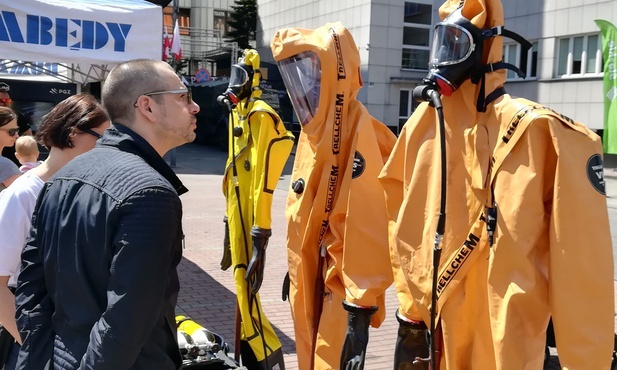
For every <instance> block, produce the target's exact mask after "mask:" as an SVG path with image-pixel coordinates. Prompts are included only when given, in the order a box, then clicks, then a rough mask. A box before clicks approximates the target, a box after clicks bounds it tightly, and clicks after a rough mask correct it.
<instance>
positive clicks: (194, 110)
mask: <svg viewBox="0 0 617 370" xmlns="http://www.w3.org/2000/svg"><path fill="white" fill-rule="evenodd" d="M199 110H200V108H199V104H197V103H195V102H194V101H192V102H191V108H190V112H191V114H197V113H199Z"/></svg>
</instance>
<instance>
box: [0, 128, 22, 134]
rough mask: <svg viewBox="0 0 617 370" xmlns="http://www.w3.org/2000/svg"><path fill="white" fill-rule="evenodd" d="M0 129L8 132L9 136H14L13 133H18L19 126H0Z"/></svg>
mask: <svg viewBox="0 0 617 370" xmlns="http://www.w3.org/2000/svg"><path fill="white" fill-rule="evenodd" d="M0 131H6V132H8V133H9V136H15V134H18V133H19V128H9V129H3V128H0Z"/></svg>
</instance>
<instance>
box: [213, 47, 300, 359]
mask: <svg viewBox="0 0 617 370" xmlns="http://www.w3.org/2000/svg"><path fill="white" fill-rule="evenodd" d="M245 63H246V64H249V65H252V66H253V68H254V70H255V71H257V69H258V68H259V55H258V54H257V52H255V51H254V50H252V51H251V52H250V53H249V54H247V55H246V56H245ZM252 86H253V92H252V95H251V97H250V98H247V99H244V100H242V101H240V102H239V103H238V104H237V106H236V107H235V108H234V109H233V110H232V113H231V115H232V117H230V120H229V148H230V149H229V157H228V159H227V166H226V169H225V176H224V178H223V193H224V194H225V197H226V199H227V212H226V216H227V218H228V224H229V239H230V245H231V260H232V267H233V274H234V280H235V282H236V294H237V301H238V309H239V310H240V314H241V320H242V326H241V329H242V335H241V338H242V340H243V341H247V342H248V343H249V345H250V348H251V349H252V351H253V353H254V354H255V357H256V358H257V361H258V362H259V364H260V366H261V367H262V369H264V370H266V369H267V370H270V369H272V368H273V366H275V365H276V364H278V365H279V368H280V369H281V370H283V369H284V364H283V356H282V351H281V343H280V341H279V339H278V337H277V336H276V334H275V332H274V330H273V329H272V326H271V325H270V323H269V322H268V320H267V318H266V316H265V314H264V312H263V310H262V307H261V304H260V301H259V295H258V294H253V293H252V292H251V287H250V286H249V284H248V283H247V281H246V280H245V274H246V268H247V266H248V263H249V261H250V260H251V257H252V242H251V228H252V227H259V228H261V229H266V230H269V229H270V227H271V221H272V219H271V206H272V194H273V193H274V189H275V188H276V185H277V183H278V180H279V177H280V176H281V173H282V172H283V167H284V166H285V162H286V161H287V158H288V157H289V154H290V152H291V148H292V146H293V143H294V137H293V135H292V134H291V133H290V132H289V131H287V130H286V129H285V126H284V125H283V122H282V121H281V119H280V118H279V116H278V114H277V113H276V112H275V111H274V110H273V109H272V108H271V107H270V106H268V104H266V103H265V102H264V101H262V100H260V99H259V97H260V96H261V90H259V88H258V86H259V73H255V75H254V77H253V81H252ZM237 127H240V128H241V134H240V135H239V136H234V134H233V133H234V128H236V132H238V131H239V129H237ZM234 165H235V167H236V171H237V179H236V178H234V175H233V166H234ZM236 187H237V189H236ZM237 192H238V193H237ZM238 194H239V196H238ZM236 335H238V334H236ZM264 348H265V353H264ZM239 350H240V349H239V348H236V349H235V351H239ZM266 363H267V365H268V366H266Z"/></svg>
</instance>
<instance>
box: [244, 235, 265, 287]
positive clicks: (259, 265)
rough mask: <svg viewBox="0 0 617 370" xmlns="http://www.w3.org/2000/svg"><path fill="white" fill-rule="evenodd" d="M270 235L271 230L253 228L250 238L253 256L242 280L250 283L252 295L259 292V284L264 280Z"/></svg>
mask: <svg viewBox="0 0 617 370" xmlns="http://www.w3.org/2000/svg"><path fill="white" fill-rule="evenodd" d="M271 235H272V230H270V229H262V228H259V227H257V226H253V228H252V229H251V236H252V237H253V256H252V257H251V262H249V265H248V267H247V268H246V276H245V277H244V279H245V280H246V281H249V282H250V283H251V290H252V291H253V294H257V292H259V288H261V282H262V281H263V278H264V267H265V266H266V247H268V239H270V236H271Z"/></svg>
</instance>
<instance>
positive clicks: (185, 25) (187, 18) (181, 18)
mask: <svg viewBox="0 0 617 370" xmlns="http://www.w3.org/2000/svg"><path fill="white" fill-rule="evenodd" d="M173 12H174V11H173V8H172V7H171V6H167V7H165V8H164V9H163V24H164V25H165V27H166V28H167V32H168V33H169V35H171V34H172V33H173V32H174V22H173ZM176 17H177V18H178V26H180V34H181V35H189V34H190V32H189V27H191V9H188V8H180V9H178V12H177V13H176Z"/></svg>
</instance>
